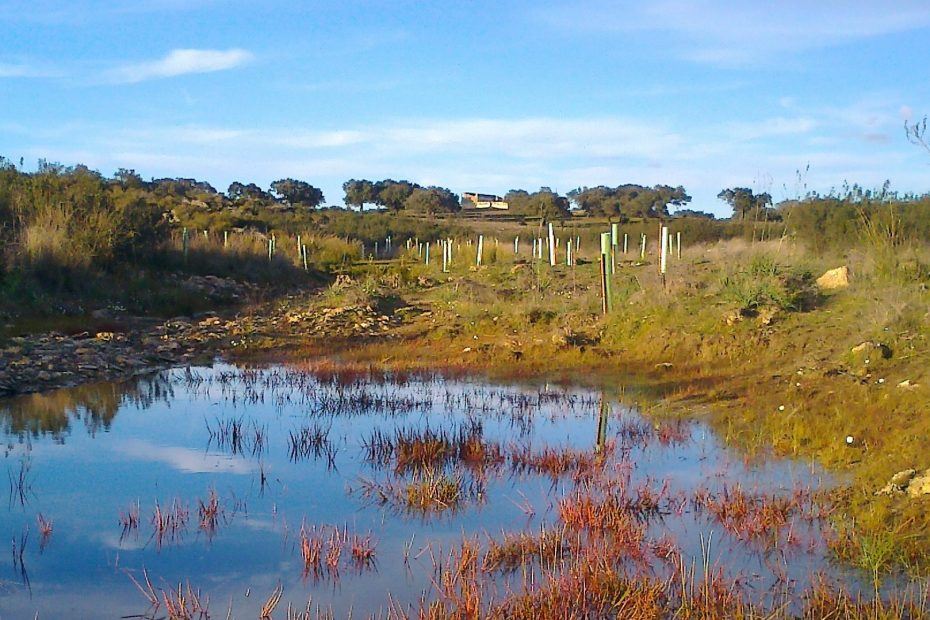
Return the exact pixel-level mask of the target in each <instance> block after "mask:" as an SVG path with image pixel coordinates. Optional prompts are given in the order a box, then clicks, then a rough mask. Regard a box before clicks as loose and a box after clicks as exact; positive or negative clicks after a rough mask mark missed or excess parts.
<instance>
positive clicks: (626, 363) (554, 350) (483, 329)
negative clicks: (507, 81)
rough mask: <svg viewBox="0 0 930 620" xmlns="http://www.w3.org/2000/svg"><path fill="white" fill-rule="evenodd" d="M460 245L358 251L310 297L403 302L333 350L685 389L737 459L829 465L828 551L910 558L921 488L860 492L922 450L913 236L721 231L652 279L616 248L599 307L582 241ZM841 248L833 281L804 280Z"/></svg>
mask: <svg viewBox="0 0 930 620" xmlns="http://www.w3.org/2000/svg"><path fill="white" fill-rule="evenodd" d="M876 241H878V242H876ZM524 243H525V240H524ZM475 251H476V249H475V246H474V244H472V245H469V244H468V242H467V241H465V240H463V241H462V243H460V244H459V243H456V246H455V247H454V258H453V266H452V268H451V272H450V273H442V272H441V268H440V266H439V265H437V264H436V263H435V262H434V264H432V265H429V266H426V265H424V264H422V261H420V260H418V258H417V256H416V255H415V253H412V254H410V255H408V256H407V257H406V258H405V259H403V260H401V261H399V262H397V263H393V264H389V265H359V266H357V267H356V268H355V270H354V272H353V274H352V277H353V278H354V279H355V284H356V285H354V286H349V287H346V286H345V284H344V283H343V284H342V285H341V286H340V287H339V288H337V289H333V290H331V291H329V292H327V293H325V294H323V295H322V296H320V297H319V298H318V299H317V300H316V302H315V303H316V304H317V305H319V306H330V307H336V306H340V305H345V304H350V303H351V304H359V303H361V304H365V303H368V304H374V305H377V304H378V303H382V302H383V300H385V299H391V300H393V301H392V303H393V304H394V305H395V306H396V305H406V306H408V308H407V309H406V311H405V312H406V314H407V315H408V316H415V317H416V318H415V319H413V320H412V321H411V322H410V323H409V324H408V325H407V326H406V327H405V328H403V330H402V331H401V332H400V335H401V336H402V340H399V341H398V340H381V341H372V342H366V343H362V344H359V343H354V344H353V343H349V344H348V345H347V348H345V349H344V350H342V351H341V352H340V354H339V357H340V358H341V360H342V361H344V362H348V363H361V364H365V365H369V364H372V365H377V366H379V367H386V368H393V369H397V370H416V369H436V368H446V369H449V370H469V371H478V372H484V373H487V374H490V375H498V376H500V375H506V376H531V375H534V376H536V375H545V376H547V377H549V378H551V379H559V378H564V379H566V380H569V379H570V380H576V381H577V380H582V381H590V382H600V381H609V382H612V383H617V382H620V383H623V382H627V383H630V384H641V385H646V386H649V387H650V388H651V389H652V390H653V391H654V392H655V393H656V394H659V395H661V396H662V397H663V398H662V399H661V400H659V401H658V403H659V404H658V405H656V404H655V403H653V404H652V405H651V407H650V409H651V410H652V411H653V414H654V415H679V414H681V413H687V412H693V411H694V410H695V407H696V406H698V405H699V406H700V407H699V408H700V410H701V411H707V412H708V416H709V419H710V420H711V422H712V424H713V425H714V426H715V428H716V429H717V430H718V431H719V433H720V436H721V437H722V438H723V439H724V440H725V441H726V442H727V443H728V444H731V445H735V446H738V447H739V448H741V449H742V450H744V451H745V452H746V453H747V455H748V456H749V457H750V458H752V457H763V456H765V455H777V456H787V457H797V458H803V459H808V458H810V459H815V460H817V461H818V462H820V463H822V464H823V465H824V466H826V467H827V468H828V469H829V470H830V471H831V472H834V473H835V474H836V480H837V487H836V491H835V493H834V497H833V498H832V499H833V500H834V502H835V513H834V518H835V522H836V529H837V540H836V544H835V548H836V551H837V553H838V555H840V556H841V557H843V558H844V559H846V560H848V561H850V562H852V563H853V564H857V565H860V566H862V567H864V568H867V569H869V570H874V571H876V572H881V571H884V570H886V569H891V568H893V567H897V568H906V569H910V570H914V571H918V572H925V571H926V561H927V558H928V555H927V554H928V552H930V541H928V540H927V538H926V536H925V532H926V528H927V527H928V525H930V517H928V514H927V511H926V507H927V502H926V500H925V499H922V498H916V499H909V498H906V497H884V496H882V497H879V496H876V495H875V494H874V492H875V491H876V490H877V489H879V488H880V487H881V486H883V485H884V484H885V482H887V481H888V479H889V478H890V477H891V476H892V475H893V474H894V473H895V472H898V471H900V470H903V469H906V468H915V469H918V470H922V469H926V468H927V467H930V462H928V459H927V457H926V450H925V446H926V445H927V438H928V436H930V419H928V418H927V416H926V415H925V407H926V402H927V396H926V391H925V390H926V388H925V386H926V384H927V381H928V380H930V376H928V371H927V367H926V363H925V362H926V359H927V358H928V353H930V351H928V342H927V336H928V334H930V318H928V314H927V308H928V307H930V305H928V303H930V293H928V290H927V284H928V283H930V278H928V275H927V270H926V265H927V264H928V262H930V252H928V250H927V248H925V247H924V246H922V245H911V244H888V243H882V242H880V241H879V240H876V239H873V240H872V241H871V242H869V240H868V238H866V239H865V241H863V242H862V243H856V245H855V247H852V248H850V249H849V250H848V251H846V252H843V253H840V252H836V253H830V254H814V253H812V252H810V251H808V250H807V249H805V247H804V246H802V245H801V244H798V243H796V242H792V241H789V240H787V239H784V240H778V241H767V242H756V243H750V242H745V241H742V240H731V241H727V242H721V243H716V244H712V245H694V246H689V247H686V248H684V250H683V253H682V256H681V258H680V259H678V258H677V257H673V258H672V260H671V263H670V267H669V273H668V276H667V278H666V280H665V282H664V283H663V280H662V278H661V277H660V275H659V274H658V270H657V266H656V256H655V255H654V254H651V253H650V254H649V255H647V258H646V260H645V261H640V260H639V256H638V252H637V253H636V255H635V256H634V255H633V253H632V251H631V253H630V254H629V255H627V256H626V257H624V256H622V255H621V256H618V264H617V269H616V273H615V275H613V276H612V284H613V306H614V310H613V312H612V313H610V314H609V315H608V316H603V315H602V314H601V297H600V292H599V281H598V279H597V271H598V267H597V265H596V263H594V262H593V261H592V260H591V259H593V256H591V255H590V254H587V255H586V254H585V252H582V256H581V259H582V260H581V261H580V263H581V264H578V265H576V266H574V267H567V266H565V265H557V266H556V267H550V266H549V265H548V262H545V261H541V260H538V259H533V258H531V256H530V249H529V248H526V247H525V245H524V246H523V247H522V248H521V251H520V254H519V255H517V256H514V254H513V248H512V242H511V243H508V244H506V245H505V244H503V243H501V244H499V245H497V244H494V243H493V242H491V243H488V244H487V247H486V250H485V254H484V256H483V261H482V262H483V264H482V266H480V267H477V266H476V260H475ZM439 255H440V253H439V251H438V250H437V251H436V253H435V254H434V256H439ZM560 256H561V260H562V261H564V254H562V253H561V252H560ZM841 265H845V266H848V268H849V272H850V274H851V276H850V283H849V286H848V287H846V288H840V289H836V290H822V289H821V288H819V287H818V286H817V285H816V284H815V282H814V279H815V277H816V276H819V275H820V274H821V273H823V272H824V271H826V270H827V269H831V268H835V267H839V266H841ZM398 300H401V301H400V302H398ZM332 346H333V345H332V343H328V344H327V345H326V346H323V347H321V346H320V344H319V343H316V344H314V345H308V349H307V352H312V353H313V354H318V353H320V352H331V351H332Z"/></svg>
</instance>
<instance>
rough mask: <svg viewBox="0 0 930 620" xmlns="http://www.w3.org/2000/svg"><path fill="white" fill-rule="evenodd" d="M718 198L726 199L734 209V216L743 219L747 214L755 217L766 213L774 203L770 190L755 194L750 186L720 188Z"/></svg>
mask: <svg viewBox="0 0 930 620" xmlns="http://www.w3.org/2000/svg"><path fill="white" fill-rule="evenodd" d="M717 198H719V199H721V200H723V201H725V202H726V203H727V204H729V205H730V207H732V209H733V217H734V218H735V217H737V216H738V217H739V219H741V220H743V219H745V218H746V216H747V215H751V216H752V217H753V218H754V219H758V216H759V215H761V214H765V213H766V211H767V210H768V209H770V207H771V205H772V196H771V195H769V193H768V192H763V193H761V194H755V193H753V191H752V190H751V189H749V188H748V187H734V188H732V189H730V188H727V189H724V190H720V193H719V194H717Z"/></svg>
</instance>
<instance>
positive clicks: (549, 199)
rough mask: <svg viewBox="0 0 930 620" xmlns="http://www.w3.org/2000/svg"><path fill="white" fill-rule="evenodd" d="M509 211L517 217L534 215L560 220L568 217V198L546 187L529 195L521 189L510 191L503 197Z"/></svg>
mask: <svg viewBox="0 0 930 620" xmlns="http://www.w3.org/2000/svg"><path fill="white" fill-rule="evenodd" d="M504 200H505V201H506V202H507V204H508V205H509V206H510V211H511V212H513V213H516V214H518V215H534V216H539V217H542V218H544V219H561V218H564V217H569V216H570V215H571V213H570V212H569V210H568V206H569V203H568V198H566V197H565V196H559V195H558V194H556V193H555V192H554V191H552V190H551V189H549V188H548V187H540V188H539V191H537V192H533V193H532V194H530V193H529V192H526V191H524V190H522V189H518V190H513V189H512V190H510V191H509V192H507V195H506V196H505V197H504Z"/></svg>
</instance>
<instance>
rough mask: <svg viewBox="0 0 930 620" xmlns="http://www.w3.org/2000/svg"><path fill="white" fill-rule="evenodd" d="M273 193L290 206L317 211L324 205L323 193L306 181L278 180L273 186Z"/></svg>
mask: <svg viewBox="0 0 930 620" xmlns="http://www.w3.org/2000/svg"><path fill="white" fill-rule="evenodd" d="M270 189H271V191H272V192H273V193H274V194H275V195H276V196H277V197H278V198H279V199H280V200H283V201H284V202H285V203H287V204H288V205H290V206H297V205H300V206H302V207H307V208H309V209H315V208H316V207H318V206H320V204H322V203H323V191H322V190H320V189H319V188H317V187H314V186H312V185H310V184H309V183H307V182H306V181H298V180H297V179H290V178H288V179H278V180H277V181H275V182H274V183H272V184H271V188H270Z"/></svg>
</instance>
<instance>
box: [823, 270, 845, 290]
mask: <svg viewBox="0 0 930 620" xmlns="http://www.w3.org/2000/svg"><path fill="white" fill-rule="evenodd" d="M817 286H819V287H820V288H822V289H824V290H833V289H838V288H846V287H847V286H849V268H848V267H846V266H845V265H843V266H842V267H837V268H836V269H830V270H829V271H827V272H825V273H824V274H823V275H822V276H820V277H819V278H817Z"/></svg>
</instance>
